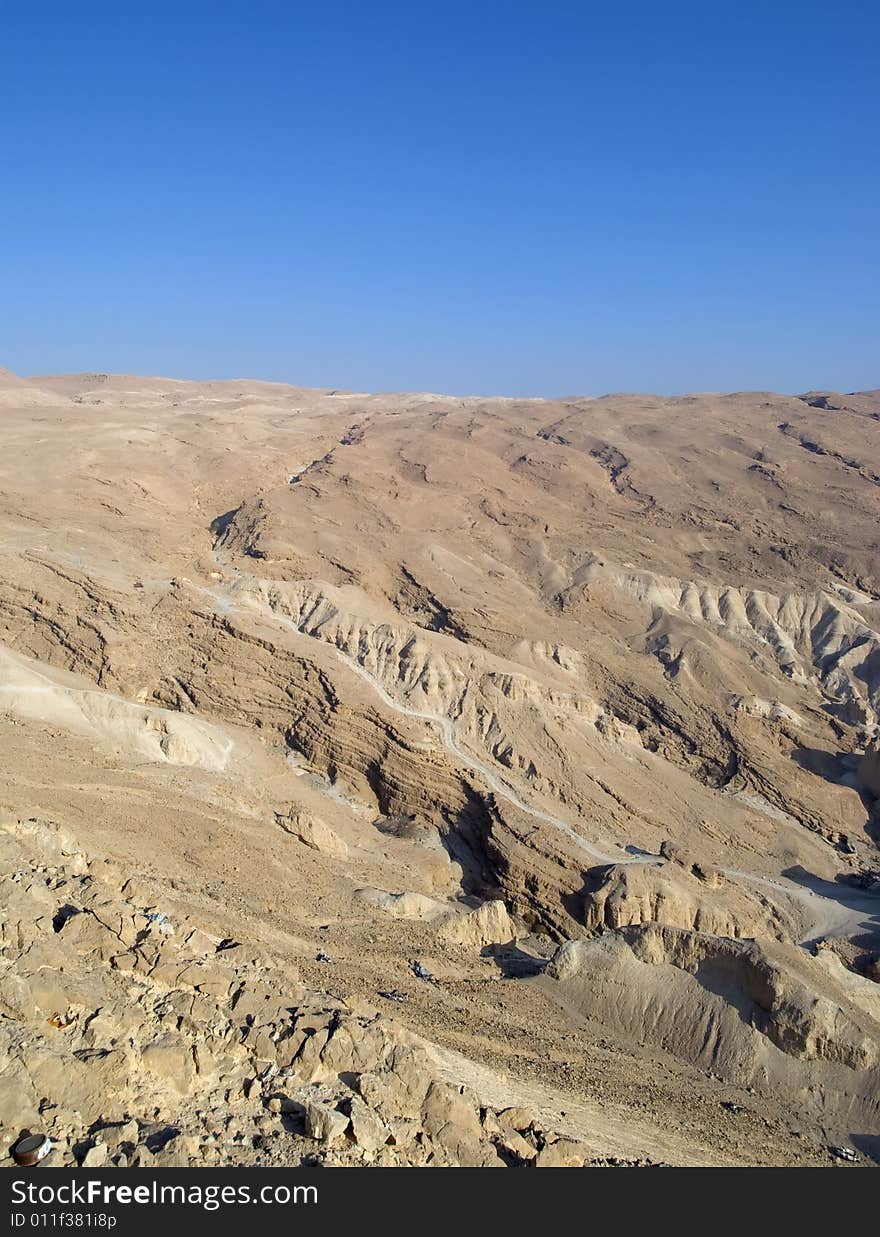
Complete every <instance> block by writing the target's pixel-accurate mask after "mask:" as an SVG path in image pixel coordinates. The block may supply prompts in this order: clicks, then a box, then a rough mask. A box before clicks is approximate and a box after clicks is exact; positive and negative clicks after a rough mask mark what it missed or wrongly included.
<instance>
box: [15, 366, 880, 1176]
mask: <svg viewBox="0 0 880 1237" xmlns="http://www.w3.org/2000/svg"><path fill="white" fill-rule="evenodd" d="M0 394H2V401H0V403H2V412H0V415H2V425H3V431H2V432H3V435H4V444H5V446H6V448H7V450H6V451H5V452H4V463H2V464H0V568H2V570H0V644H2V647H0V711H2V712H0V727H2V732H3V738H4V755H5V769H4V772H3V781H2V784H0V811H2V814H3V817H4V819H5V820H6V821H7V825H6V826H5V832H4V834H3V839H4V840H3V846H4V856H5V860H6V867H7V869H8V870H7V871H6V877H5V879H4V881H3V887H4V890H5V891H6V892H7V894H8V898H9V907H10V912H9V915H8V919H7V928H6V935H5V937H4V942H3V943H4V952H3V962H4V967H5V971H4V978H3V985H4V986H3V990H2V992H3V1007H2V1010H0V1013H2V1021H0V1030H2V1032H3V1035H4V1043H5V1047H4V1050H3V1051H4V1054H5V1055H4V1058H3V1061H2V1063H0V1069H2V1073H0V1080H2V1087H3V1090H2V1096H3V1111H2V1114H0V1115H2V1117H3V1121H4V1131H5V1132H6V1134H7V1135H9V1136H10V1137H11V1133H16V1132H17V1129H16V1128H14V1127H18V1126H22V1127H23V1126H25V1125H36V1124H42V1125H44V1126H48V1125H49V1124H50V1122H54V1124H53V1125H52V1129H53V1131H54V1133H55V1135H56V1136H57V1138H58V1140H59V1153H58V1154H59V1155H60V1156H62V1157H63V1156H65V1155H67V1156H70V1157H73V1158H74V1159H79V1160H81V1159H82V1157H83V1156H84V1155H85V1154H87V1153H89V1154H92V1153H94V1154H93V1155H92V1161H91V1162H95V1161H96V1157H97V1159H98V1160H100V1159H101V1158H102V1157H103V1156H104V1154H105V1152H104V1151H102V1150H101V1149H100V1148H101V1147H106V1148H107V1151H106V1154H107V1155H108V1156H109V1157H110V1159H111V1160H112V1161H114V1162H115V1161H117V1160H119V1157H120V1156H121V1157H123V1159H122V1160H121V1161H120V1162H124V1163H134V1162H137V1161H138V1159H139V1158H143V1157H147V1156H149V1157H153V1156H154V1155H159V1156H160V1158H161V1157H165V1160H167V1161H168V1162H195V1163H201V1162H205V1163H208V1162H225V1158H228V1159H229V1160H230V1162H239V1163H243V1162H251V1160H253V1159H258V1160H260V1161H261V1162H266V1163H270V1162H273V1163H274V1162H280V1160H281V1159H284V1158H285V1157H286V1158H287V1159H293V1160H297V1161H298V1159H301V1158H303V1157H313V1156H315V1155H316V1154H320V1155H321V1156H323V1157H325V1158H328V1159H330V1160H331V1161H333V1160H338V1161H339V1162H346V1163H348V1162H362V1161H370V1162H377V1161H378V1162H386V1161H388V1162H402V1163H409V1162H412V1163H424V1162H431V1163H438V1164H442V1163H452V1162H459V1161H460V1162H468V1163H477V1162H479V1163H483V1162H492V1163H496V1162H497V1163H506V1164H531V1163H534V1162H537V1163H539V1164H540V1163H542V1162H546V1163H550V1162H553V1161H554V1156H556V1157H557V1158H558V1159H559V1162H566V1163H567V1162H584V1161H585V1160H587V1161H591V1162H593V1161H599V1160H602V1161H605V1160H624V1161H645V1160H651V1161H653V1162H675V1163H689V1162H700V1163H737V1162H747V1161H748V1162H752V1161H753V1160H758V1161H761V1160H763V1161H766V1162H774V1163H785V1162H792V1161H793V1162H811V1161H813V1160H818V1161H820V1162H821V1161H827V1160H828V1157H829V1153H828V1151H827V1145H828V1143H829V1141H832V1142H834V1143H835V1145H837V1144H842V1145H849V1146H853V1147H855V1148H857V1153H858V1155H859V1156H861V1157H863V1158H870V1157H871V1156H873V1155H875V1154H876V1153H877V1150H878V1143H877V1139H878V1136H880V1127H878V1093H877V1090H876V1086H877V1084H876V1059H875V1056H876V1051H877V1044H878V1035H880V1030H878V1013H877V1008H876V1000H875V994H876V991H877V984H876V978H877V973H878V966H880V963H878V952H880V940H878V926H880V897H878V888H877V886H878V884H880V882H878V881H877V880H876V879H875V876H874V873H875V872H876V870H877V869H878V868H880V862H878V857H877V838H878V836H880V820H878V807H877V804H876V800H877V790H878V786H877V777H876V769H875V766H876V744H877V741H878V733H880V732H878V710H880V634H878V633H880V547H878V541H877V527H878V525H877V519H876V516H877V501H878V489H877V487H878V484H880V483H878V477H877V471H876V467H875V466H874V465H873V463H872V461H873V460H874V458H875V457H876V455H877V447H878V428H877V426H878V422H880V398H878V396H877V393H862V394H860V395H857V396H842V395H834V394H833V393H820V394H818V395H817V394H815V393H810V394H808V395H806V396H803V397H787V396H778V395H770V394H766V395H765V394H738V395H731V396H692V397H681V398H678V399H660V398H654V397H647V396H638V397H636V396H611V397H607V398H604V399H599V400H568V401H561V402H556V403H553V402H549V401H541V400H527V401H513V400H477V399H453V398H450V397H439V396H425V395H412V396H368V395H358V394H352V393H345V392H316V391H307V390H303V389H299V388H292V387H284V386H280V385H277V384H267V383H255V382H240V383H206V384H190V383H182V382H174V381H170V380H153V379H138V378H128V377H118V376H111V375H95V374H91V375H74V376H70V377H60V378H47V379H32V380H24V379H15V378H14V377H13V376H10V375H6V376H4V377H3V378H2V380H0ZM28 821H31V825H30V826H29V825H27V822H28ZM22 822H25V823H22ZM132 873H137V874H138V875H137V876H133V875H132ZM142 881H146V882H147V885H148V887H147V888H144V889H142V888H140V885H139V882H142ZM145 913H146V915H145ZM148 915H158V916H162V915H164V916H165V918H164V919H150V918H149V917H148ZM56 923H57V924H58V926H57V928H56V926H55V925H56ZM172 927H173V932H171V931H170V929H171V928H172ZM229 940H241V941H243V942H244V941H247V942H248V944H246V945H245V944H237V945H234V946H232V945H228V946H227V942H228V941H229ZM220 946H222V947H220ZM820 946H821V948H820ZM554 951H556V952H555V953H554ZM324 959H326V960H324ZM413 963H417V964H418V965H419V966H420V967H421V968H422V969H423V970H424V971H425V972H426V973H427V975H428V978H424V977H421V978H420V977H419V974H418V973H417V972H416V971H415V970H413V966H412V964H413ZM52 971H57V972H58V975H59V976H60V980H59V982H58V984H57V985H56V986H55V987H53V986H52V985H51V984H49V983H48V980H47V976H48V975H49V974H50V972H52ZM196 979H200V980H201V981H203V982H201V981H200V982H194V981H195V980H196ZM227 981H228V982H227ZM224 984H225V987H224ZM44 985H46V986H45V990H44ZM252 990H253V992H257V991H259V992H260V993H262V994H263V997H261V998H260V999H261V1000H262V999H263V998H265V1002H266V1005H265V1010H264V1012H265V1015H266V1016H265V1021H259V1020H255V1019H257V1014H256V1012H254V1011H251V1005H252V1004H253V1000H256V998H253V1000H252ZM242 1002H244V1004H242ZM279 1002H280V1003H281V1004H279ZM240 1005H241V1009H240V1008H239V1006H240ZM49 1006H51V1009H50V1008H49ZM102 1011H104V1012H102ZM367 1011H369V1012H367ZM377 1011H380V1012H377ZM260 1016H261V1017H262V1015H260ZM321 1018H323V1019H324V1020H323V1021H321ZM248 1019H250V1021H249V1020H248ZM53 1020H54V1021H53ZM56 1023H58V1024H59V1025H56ZM297 1028H299V1030H297ZM325 1032H329V1034H325ZM322 1037H323V1039H322ZM282 1044H283V1045H285V1046H284V1047H282V1046H281V1045H282ZM319 1044H320V1045H321V1047H320V1050H319ZM343 1045H346V1047H345V1049H344V1051H343ZM346 1053H348V1056H346V1055H345V1054H346ZM409 1053H416V1054H427V1055H426V1056H424V1058H423V1057H419V1061H420V1062H421V1064H420V1065H419V1067H418V1071H417V1072H418V1073H419V1077H420V1078H422V1077H423V1078H424V1079H426V1080H427V1081H426V1085H425V1089H424V1091H423V1092H422V1091H420V1092H419V1094H418V1095H417V1096H416V1095H415V1094H414V1093H413V1088H412V1079H411V1078H410V1077H409V1075H408V1074H407V1070H409V1069H410V1066H404V1065H403V1064H401V1065H400V1069H399V1070H398V1072H397V1073H396V1074H395V1070H396V1069H397V1066H396V1065H395V1061H397V1060H398V1058H399V1062H401V1063H403V1062H404V1061H411V1058H410V1057H409V1056H408V1054H409ZM261 1054H262V1055H261ZM273 1054H274V1055H273ZM302 1054H305V1056H303V1055H302ZM444 1054H447V1055H444ZM448 1054H452V1055H451V1056H450V1055H448ZM311 1056H316V1057H317V1058H318V1059H317V1060H316V1062H311ZM325 1057H326V1060H325ZM151 1062H152V1064H151ZM163 1071H165V1072H164V1073H163ZM284 1071H287V1073H285V1072H284ZM444 1071H445V1072H444ZM411 1072H412V1071H411V1070H410V1073H411ZM356 1075H358V1076H360V1077H361V1078H363V1077H368V1078H371V1077H372V1076H373V1075H376V1077H378V1078H379V1079H380V1082H379V1083H376V1084H375V1087H374V1085H373V1083H372V1082H370V1081H368V1082H367V1083H365V1084H364V1085H365V1087H366V1091H365V1090H364V1089H363V1088H361V1087H360V1084H359V1083H358V1082H357V1081H356V1079H355V1076H356ZM391 1075H394V1077H391ZM453 1078H458V1079H461V1078H466V1079H468V1080H469V1082H468V1085H469V1087H470V1091H469V1092H468V1094H467V1095H466V1096H462V1094H461V1093H460V1092H456V1093H455V1094H453V1093H452V1092H451V1091H449V1089H448V1087H449V1083H450V1080H451V1079H453ZM279 1079H280V1081H279ZM282 1083H283V1085H282ZM380 1084H381V1085H380ZM435 1084H436V1086H435ZM420 1086H421V1083H420V1084H419V1087H420ZM383 1087H384V1088H385V1089H386V1090H387V1089H388V1088H390V1090H391V1091H392V1092H393V1093H394V1094H395V1095H396V1096H397V1097H398V1098H397V1100H396V1101H395V1102H396V1103H398V1108H399V1111H398V1110H396V1109H394V1108H393V1105H392V1106H391V1107H389V1106H388V1105H387V1104H385V1100H384V1099H382V1097H383V1096H384V1097H385V1099H387V1096H385V1091H383ZM371 1088H372V1090H371ZM430 1088H434V1091H429V1089H430ZM444 1088H445V1089H444ZM416 1090H417V1091H418V1090H419V1088H416ZM404 1093H406V1097H407V1098H405V1100H404V1099H400V1096H401V1095H403V1094H404ZM733 1094H735V1095H736V1100H735V1102H734V1100H733V1099H731V1095H733ZM431 1095H433V1096H434V1098H433V1099H430V1096H431ZM756 1096H757V1097H760V1102H756V1099H755V1098H754V1097H756ZM548 1097H552V1103H550V1104H549V1109H548V1104H547V1102H545V1101H547V1100H548ZM646 1097H647V1098H646ZM429 1099H430V1102H429ZM722 1099H723V1102H724V1103H726V1104H732V1105H733V1107H732V1108H730V1107H727V1108H720V1105H721V1103H722ZM526 1100H528V1103H526V1102H525V1101H526ZM389 1103H390V1101H389ZM309 1105H313V1106H314V1105H319V1106H320V1105H323V1106H324V1107H323V1108H321V1107H318V1108H315V1110H314V1112H313V1114H312V1116H309V1113H310V1112H311V1111H312V1109H311V1108H310V1107H309ZM383 1105H384V1106H383ZM401 1105H402V1107H401ZM646 1105H647V1110H646ZM505 1108H512V1109H518V1108H526V1109H528V1114H527V1115H528V1121H525V1118H524V1117H523V1116H522V1115H519V1116H517V1117H516V1120H517V1121H524V1122H525V1123H524V1124H523V1125H522V1127H521V1128H520V1127H519V1126H516V1127H514V1126H513V1125H512V1124H511V1122H512V1121H513V1120H514V1118H510V1119H509V1120H507V1122H506V1124H505V1121H504V1119H503V1111H504V1109H505ZM53 1113H54V1114H55V1115H54V1116H52V1115H51V1114H53ZM560 1113H567V1114H572V1113H577V1114H578V1115H577V1116H576V1117H571V1116H570V1115H569V1116H568V1117H565V1118H563V1117H561V1116H560V1115H559V1114H560ZM157 1114H158V1115H157ZM328 1114H329V1115H328ZM444 1114H446V1116H445V1119H441V1118H443V1115H444ZM450 1114H452V1115H450ZM499 1114H501V1115H499ZM636 1114H638V1115H637V1116H636ZM227 1118H228V1120H227ZM132 1122H134V1123H135V1126H136V1129H135V1128H134V1127H133V1126H132ZM395 1122H398V1123H399V1122H403V1123H404V1125H402V1126H401V1127H400V1131H399V1138H398V1133H395V1132H394V1128H393V1127H394V1125H395ZM377 1123H378V1124H377ZM319 1126H320V1130H321V1131H323V1132H324V1133H327V1134H331V1133H332V1137H328V1138H327V1139H324V1138H323V1134H322V1136H321V1137H318V1138H314V1137H309V1131H311V1134H314V1133H315V1131H316V1130H317V1129H318V1128H319ZM123 1127H124V1128H125V1130H126V1133H125V1135H124V1136H123V1135H122V1134H121V1133H120V1132H119V1131H120V1130H121V1129H122V1128H123ZM359 1127H360V1129H361V1131H362V1135H363V1137H361V1135H359V1134H358V1128H359ZM447 1127H448V1128H447ZM230 1129H232V1131H233V1132H232V1133H230V1132H229V1130H230ZM101 1130H111V1131H116V1132H115V1133H114V1132H110V1133H107V1134H102V1133H101ZM173 1130H176V1131H178V1132H177V1133H176V1134H173V1135H171V1134H168V1131H173ZM367 1130H371V1131H372V1133H371V1134H370V1133H364V1131H367ZM381 1131H385V1132H386V1137H385V1138H384V1139H382V1138H381V1137H380V1133H381ZM444 1131H445V1132H444ZM792 1131H796V1135H797V1137H796V1136H795V1134H793V1133H792ZM166 1135H167V1137H166ZM508 1135H509V1137H508ZM505 1139H507V1142H505V1141H504V1140H505ZM114 1140H115V1141H114ZM212 1140H213V1141H212ZM517 1140H519V1141H517ZM565 1140H567V1142H568V1143H571V1144H572V1145H571V1147H569V1148H568V1149H565V1147H563V1149H562V1150H560V1151H557V1152H554V1151H553V1150H552V1148H553V1147H556V1146H559V1145H560V1142H563V1141H565ZM523 1142H524V1143H525V1144H526V1145H525V1146H524V1145H523ZM92 1144H94V1145H92ZM368 1144H369V1145H368ZM65 1147H66V1148H67V1150H63V1148H65ZM541 1157H544V1159H543V1161H542V1158H541ZM165 1160H163V1162H165ZM150 1162H152V1159H151V1160H150Z"/></svg>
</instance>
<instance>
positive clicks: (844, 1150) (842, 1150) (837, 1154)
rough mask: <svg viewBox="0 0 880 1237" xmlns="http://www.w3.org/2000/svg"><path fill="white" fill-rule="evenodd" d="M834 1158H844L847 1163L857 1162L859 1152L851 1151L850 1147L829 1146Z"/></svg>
mask: <svg viewBox="0 0 880 1237" xmlns="http://www.w3.org/2000/svg"><path fill="white" fill-rule="evenodd" d="M828 1150H829V1151H830V1152H831V1154H832V1156H833V1157H834V1159H835V1160H845V1161H846V1163H847V1164H857V1163H858V1162H859V1153H858V1152H857V1151H853V1149H852V1147H829V1148H828Z"/></svg>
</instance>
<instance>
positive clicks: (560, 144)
mask: <svg viewBox="0 0 880 1237" xmlns="http://www.w3.org/2000/svg"><path fill="white" fill-rule="evenodd" d="M878 45H880V6H878V5H877V4H876V3H874V2H871V3H849V2H848V0H841V2H840V3H837V4H834V5H832V4H831V3H821V4H819V3H813V2H812V0H799V2H798V3H788V2H787V0H769V2H768V0H764V2H763V3H760V4H758V3H751V2H750V0H745V2H743V3H738V4H736V5H725V6H722V5H716V4H712V3H707V2H706V0H700V2H699V3H696V2H695V3H677V2H676V0H670V2H669V3H667V4H664V5H661V4H658V3H656V2H652V3H642V2H638V0H633V2H631V3H625V2H623V3H620V4H614V5H611V4H607V3H602V4H598V3H597V4H593V3H590V2H587V0H584V2H581V3H559V2H556V0H542V3H537V2H535V0H532V2H530V3H519V2H518V0H508V2H507V3H501V2H496V0H471V2H470V3H459V2H458V0H445V2H444V3H443V4H433V5H431V4H427V3H420V2H418V0H411V2H410V3H390V2H385V0H374V2H373V3H370V4H367V3H332V2H328V3H324V4H321V5H318V4H300V3H296V2H295V0H277V2H276V0H250V2H249V3H243V2H242V3H226V4H219V3H212V4H207V3H205V4H202V3H195V2H191V3H187V2H186V0H181V2H180V3H178V4H168V3H165V2H164V0H151V2H150V3H149V4H146V3H142V4H140V5H138V4H135V3H131V4H119V3H118V2H117V3H113V4H110V3H91V2H90V0H81V2H80V3H77V4H71V3H69V2H67V0H65V3H52V2H49V3H42V4H40V3H24V2H23V0H11V3H9V4H8V5H6V6H5V7H4V30H3V43H2V47H3V51H2V71H0V139H2V141H0V150H2V165H0V167H2V171H0V190H2V192H0V365H6V366H8V367H9V368H11V369H14V370H16V371H17V372H20V373H39V372H58V371H62V370H87V369H101V370H112V371H126V372H136V373H153V374H159V373H160V374H169V375H173V376H179V377H196V378H207V377H243V376H252V377H264V378H271V379H277V380H282V381H291V382H295V383H303V384H307V385H318V386H339V387H353V388H355V389H359V390H365V389H369V390H404V389H405V390H433V391H450V392H456V393H478V394H479V393H484V394H489V393H503V394H513V395H517V394H518V395H561V394H572V393H586V394H599V393H601V392H605V391H613V390H618V391H619V390H630V391H632V390H651V391H661V392H674V391H682V390H710V389H716V390H721V389H746V388H749V389H759V388H760V389H767V388H772V389H777V390H788V391H801V390H804V389H806V388H809V387H829V388H836V389H853V388H861V387H866V386H877V385H880V341H878V334H880V331H878V326H880V278H878V276H880V226H878V224H880V209H878V201H880V149H878V145H880V143H878V131H880V127H878V121H880V109H878V88H877V55H878Z"/></svg>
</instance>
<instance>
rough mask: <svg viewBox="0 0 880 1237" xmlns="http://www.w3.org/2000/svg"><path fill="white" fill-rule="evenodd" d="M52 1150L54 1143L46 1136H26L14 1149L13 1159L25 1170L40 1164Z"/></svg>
mask: <svg viewBox="0 0 880 1237" xmlns="http://www.w3.org/2000/svg"><path fill="white" fill-rule="evenodd" d="M51 1150H52V1141H51V1139H49V1138H48V1137H47V1136H46V1135H45V1134H26V1135H25V1136H24V1137H23V1138H20V1139H19V1140H18V1142H17V1143H16V1144H15V1145H14V1147H13V1148H12V1158H13V1159H14V1160H15V1162H16V1164H20V1165H21V1166H22V1167H23V1168H30V1167H31V1166H32V1165H34V1164H39V1162H40V1160H44V1159H45V1158H46V1156H47V1155H48V1154H49V1152H50V1151H51Z"/></svg>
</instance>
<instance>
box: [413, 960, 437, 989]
mask: <svg viewBox="0 0 880 1237" xmlns="http://www.w3.org/2000/svg"><path fill="white" fill-rule="evenodd" d="M411 966H412V973H413V975H415V977H416V979H423V980H424V981H425V983H427V984H429V983H431V982H432V981H433V979H434V976H433V975H432V974H431V972H430V971H429V970H428V968H427V967H426V966H423V965H422V963H421V962H418V961H416V962H413V963H411Z"/></svg>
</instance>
